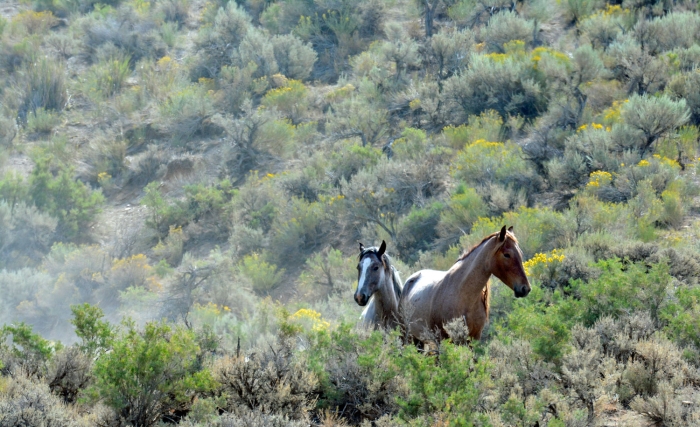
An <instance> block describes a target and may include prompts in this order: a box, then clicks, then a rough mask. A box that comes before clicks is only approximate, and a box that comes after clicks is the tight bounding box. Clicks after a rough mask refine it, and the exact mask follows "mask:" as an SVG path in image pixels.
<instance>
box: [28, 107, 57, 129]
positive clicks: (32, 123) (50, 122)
mask: <svg viewBox="0 0 700 427" xmlns="http://www.w3.org/2000/svg"><path fill="white" fill-rule="evenodd" d="M60 123H61V118H60V117H59V116H58V114H56V113H53V112H51V111H47V110H44V109H43V108H37V109H36V110H34V111H33V112H30V113H29V114H27V130H28V131H29V132H38V133H50V132H51V131H52V130H53V128H55V127H56V126H58V125H59V124H60Z"/></svg>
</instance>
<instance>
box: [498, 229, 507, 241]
mask: <svg viewBox="0 0 700 427" xmlns="http://www.w3.org/2000/svg"><path fill="white" fill-rule="evenodd" d="M504 240H506V226H505V225H504V226H503V228H501V232H500V233H499V234H498V241H499V242H502V241H504Z"/></svg>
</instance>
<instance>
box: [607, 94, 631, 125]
mask: <svg viewBox="0 0 700 427" xmlns="http://www.w3.org/2000/svg"><path fill="white" fill-rule="evenodd" d="M626 102H629V99H625V100H624V101H613V104H612V106H611V107H610V108H608V109H607V110H605V114H604V115H603V119H604V120H605V121H606V122H610V123H615V122H619V121H620V112H621V111H622V106H623V105H624V104H625V103H626Z"/></svg>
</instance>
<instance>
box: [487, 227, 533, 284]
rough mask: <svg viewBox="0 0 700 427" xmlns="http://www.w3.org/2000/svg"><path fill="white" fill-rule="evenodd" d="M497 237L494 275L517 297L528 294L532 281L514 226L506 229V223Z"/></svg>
mask: <svg viewBox="0 0 700 427" xmlns="http://www.w3.org/2000/svg"><path fill="white" fill-rule="evenodd" d="M496 239H497V241H496V247H497V249H496V254H495V257H494V262H495V264H494V266H493V275H494V276H496V277H498V278H499V279H500V280H501V282H503V283H505V284H506V285H507V286H508V287H509V288H511V289H512V290H513V292H515V297H516V298H522V297H524V296H527V294H529V293H530V282H529V281H528V279H527V276H526V275H525V268H524V267H523V253H522V251H520V246H518V240H517V239H516V238H515V235H514V234H513V227H510V228H509V229H508V230H507V231H506V227H505V225H504V226H503V228H502V229H501V232H500V233H498V236H497V237H496Z"/></svg>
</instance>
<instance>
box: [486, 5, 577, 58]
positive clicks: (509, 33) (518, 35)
mask: <svg viewBox="0 0 700 427" xmlns="http://www.w3.org/2000/svg"><path fill="white" fill-rule="evenodd" d="M572 1H573V0H572ZM533 34H534V23H533V22H532V21H530V20H528V19H523V18H521V17H519V16H518V15H517V14H516V13H515V12H511V11H507V12H500V13H496V14H494V15H493V16H492V17H491V19H489V23H488V26H487V27H485V28H484V29H482V30H481V39H482V40H483V41H484V42H485V43H486V45H487V46H488V48H489V51H491V52H498V53H503V52H505V50H504V47H503V45H505V44H506V43H508V42H510V41H513V40H521V41H523V42H525V44H529V43H530V42H532V35H533Z"/></svg>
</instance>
